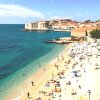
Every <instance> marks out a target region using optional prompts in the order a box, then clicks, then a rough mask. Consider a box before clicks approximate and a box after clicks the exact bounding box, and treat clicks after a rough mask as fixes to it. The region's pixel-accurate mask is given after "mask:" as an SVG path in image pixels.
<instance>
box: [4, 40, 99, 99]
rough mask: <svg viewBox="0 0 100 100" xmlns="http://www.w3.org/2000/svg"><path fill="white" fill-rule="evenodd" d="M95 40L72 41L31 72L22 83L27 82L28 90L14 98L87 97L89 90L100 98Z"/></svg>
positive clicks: (26, 88)
mask: <svg viewBox="0 0 100 100" xmlns="http://www.w3.org/2000/svg"><path fill="white" fill-rule="evenodd" d="M94 43H95V42H91V41H90V42H89V41H88V42H73V43H71V44H69V45H68V46H66V48H65V49H64V50H63V51H62V53H60V54H59V57H58V58H56V59H55V60H53V61H52V62H51V63H49V64H48V65H47V66H44V67H42V68H41V69H40V70H39V71H38V72H37V73H36V74H34V75H32V76H30V77H29V78H28V80H27V81H28V82H26V83H27V84H26V83H24V84H23V85H24V86H25V85H26V87H25V90H22V91H21V93H20V94H19V95H18V94H16V97H12V98H13V99H12V100H29V99H30V100H59V99H62V100H65V99H68V100H73V98H74V99H75V100H77V99H78V100H88V91H91V92H92V93H93V94H94V95H91V97H92V99H91V100H96V99H95V98H99V96H100V92H99V90H100V85H99V84H100V81H98V80H99V77H98V78H96V77H97V76H99V75H100V74H99V73H100V70H99V69H100V62H99V57H100V55H98V52H97V51H95V46H96V45H97V47H98V43H97V44H96V45H95V44H94ZM99 43H100V42H99ZM93 45H94V46H93ZM89 49H93V51H92V52H91V51H90V50H89ZM83 51H84V52H83ZM90 53H92V54H91V55H90ZM94 53H95V54H94ZM96 55H98V57H97V56H96ZM91 56H92V57H91ZM80 57H81V59H80ZM57 66H58V67H57ZM76 71H77V74H75V73H76ZM92 78H94V80H92ZM88 79H89V81H88ZM32 81H33V82H34V84H33V85H32ZM57 84H58V85H60V86H56V85H57ZM41 98H42V99H41ZM99 99H100V98H99ZM6 100H9V99H6Z"/></svg>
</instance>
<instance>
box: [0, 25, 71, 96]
mask: <svg viewBox="0 0 100 100" xmlns="http://www.w3.org/2000/svg"><path fill="white" fill-rule="evenodd" d="M23 27H24V25H0V91H1V92H0V96H1V97H4V96H5V94H8V92H9V91H10V89H11V87H13V88H14V86H16V85H15V84H17V85H18V84H19V83H20V82H22V81H23V80H25V79H26V78H27V76H29V75H30V74H32V73H33V72H35V71H37V70H38V69H39V64H40V65H41V66H43V65H46V64H47V63H49V62H50V61H51V60H52V59H53V58H54V57H56V56H57V54H59V53H60V52H61V51H62V50H63V49H64V48H65V47H64V46H62V45H57V44H46V43H44V41H46V40H49V39H54V38H59V37H65V36H66V37H69V36H70V33H68V32H52V31H48V32H44V31H42V32H39V31H31V32H24V31H22V30H21V29H22V28H23ZM23 75H24V76H25V77H23Z"/></svg>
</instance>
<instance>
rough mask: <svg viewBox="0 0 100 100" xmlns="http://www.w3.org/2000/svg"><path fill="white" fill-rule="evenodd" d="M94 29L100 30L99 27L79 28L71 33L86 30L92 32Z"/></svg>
mask: <svg viewBox="0 0 100 100" xmlns="http://www.w3.org/2000/svg"><path fill="white" fill-rule="evenodd" d="M96 28H100V27H81V28H75V29H73V30H72V32H84V31H86V30H93V29H96Z"/></svg>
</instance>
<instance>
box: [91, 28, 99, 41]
mask: <svg viewBox="0 0 100 100" xmlns="http://www.w3.org/2000/svg"><path fill="white" fill-rule="evenodd" d="M90 34H91V37H92V38H96V39H99V38H100V29H95V30H92V31H91V32H90Z"/></svg>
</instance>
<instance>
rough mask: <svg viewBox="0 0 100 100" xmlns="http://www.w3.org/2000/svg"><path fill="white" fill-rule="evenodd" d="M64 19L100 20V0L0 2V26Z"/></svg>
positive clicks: (1, 0)
mask: <svg viewBox="0 0 100 100" xmlns="http://www.w3.org/2000/svg"><path fill="white" fill-rule="evenodd" d="M65 18H66V19H67V18H68V19H69V18H70V19H72V20H76V21H84V20H88V19H90V20H92V21H96V20H100V0H0V24H24V23H26V22H33V21H37V20H50V19H65Z"/></svg>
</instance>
